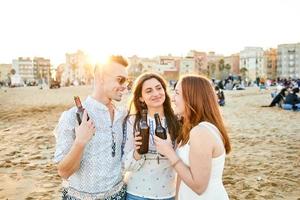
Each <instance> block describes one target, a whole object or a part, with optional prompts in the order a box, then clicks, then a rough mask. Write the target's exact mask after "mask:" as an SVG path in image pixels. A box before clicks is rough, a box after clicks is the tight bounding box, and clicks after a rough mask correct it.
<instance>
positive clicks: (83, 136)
mask: <svg viewBox="0 0 300 200" xmlns="http://www.w3.org/2000/svg"><path fill="white" fill-rule="evenodd" d="M95 132H96V127H95V125H94V123H93V121H92V120H91V119H88V115H87V112H86V110H84V112H83V117H82V122H81V124H80V126H78V127H76V128H75V134H76V139H75V142H77V143H79V144H82V145H86V144H87V143H88V142H89V141H90V139H91V138H92V137H93V135H94V134H95Z"/></svg>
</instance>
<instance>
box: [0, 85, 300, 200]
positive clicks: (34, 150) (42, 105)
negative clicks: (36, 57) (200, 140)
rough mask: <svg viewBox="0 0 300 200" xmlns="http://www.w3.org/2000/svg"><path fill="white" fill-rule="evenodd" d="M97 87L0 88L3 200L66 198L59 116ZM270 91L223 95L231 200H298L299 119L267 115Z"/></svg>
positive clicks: (276, 113)
mask: <svg viewBox="0 0 300 200" xmlns="http://www.w3.org/2000/svg"><path fill="white" fill-rule="evenodd" d="M90 92H91V86H80V87H68V88H60V89H54V90H40V89H38V88H37V87H27V88H10V89H6V91H5V90H4V88H2V89H0V141H1V146H0V180H1V181H0V199H8V200H14V199H16V200H20V199H21V200H22V199H26V200H29V199H42V200H46V199H49V200H50V199H60V195H61V194H60V189H61V179H60V177H59V176H58V175H57V171H56V166H55V164H54V163H53V162H52V158H53V153H54V148H55V138H54V135H53V132H52V131H53V129H54V128H55V126H56V124H57V121H58V119H59V116H60V114H61V113H62V112H63V111H64V110H66V109H68V108H70V107H71V106H73V96H74V95H78V96H80V97H81V99H85V98H86V96H87V95H88V94H89V93H90ZM270 93H271V90H264V91H259V89H257V88H247V90H245V91H225V95H226V106H225V107H222V108H221V110H222V113H223V116H224V119H225V121H226V124H227V126H228V128H229V130H230V131H229V132H230V138H231V141H232V147H233V150H232V153H231V154H229V155H228V156H227V158H226V164H225V165H226V167H225V171H224V176H223V181H224V185H225V188H226V190H227V191H228V193H229V196H230V199H254V200H256V199H288V200H300V189H299V188H300V112H291V111H284V110H281V109H280V108H277V107H274V108H261V107H260V106H261V105H268V104H269V103H270V101H271V97H270Z"/></svg>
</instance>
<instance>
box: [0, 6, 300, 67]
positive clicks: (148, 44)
mask: <svg viewBox="0 0 300 200" xmlns="http://www.w3.org/2000/svg"><path fill="white" fill-rule="evenodd" d="M299 10H300V1H299V0H72V1H71V0H70V1H69V0H26V1H24V0H6V1H0V63H11V62H12V59H15V58H17V57H19V56H24V57H27V56H29V57H33V56H42V57H46V58H50V59H51V63H52V64H53V65H58V64H60V63H63V62H65V53H67V52H68V53H72V52H76V51H77V50H78V49H81V50H83V51H85V52H86V53H88V54H89V55H90V56H91V58H92V59H94V60H101V59H102V58H104V57H105V56H107V55H109V54H122V55H125V56H132V55H138V56H142V57H154V56H157V55H167V54H169V53H170V54H172V55H177V56H184V55H186V54H187V52H188V51H189V50H191V49H195V50H198V51H206V52H208V51H215V52H216V53H218V54H223V55H225V56H226V55H230V54H232V53H237V52H239V51H241V50H242V49H243V48H244V47H245V46H259V47H263V48H264V49H266V48H271V47H273V48H274V47H275V48H276V47H277V45H278V44H283V43H298V42H300V26H299V23H300V12H299Z"/></svg>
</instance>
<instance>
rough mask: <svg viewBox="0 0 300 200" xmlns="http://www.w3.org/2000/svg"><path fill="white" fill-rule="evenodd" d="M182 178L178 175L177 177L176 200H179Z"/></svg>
mask: <svg viewBox="0 0 300 200" xmlns="http://www.w3.org/2000/svg"><path fill="white" fill-rule="evenodd" d="M180 182H181V178H180V177H179V176H178V175H177V176H176V194H175V200H177V199H178V191H179V186H180Z"/></svg>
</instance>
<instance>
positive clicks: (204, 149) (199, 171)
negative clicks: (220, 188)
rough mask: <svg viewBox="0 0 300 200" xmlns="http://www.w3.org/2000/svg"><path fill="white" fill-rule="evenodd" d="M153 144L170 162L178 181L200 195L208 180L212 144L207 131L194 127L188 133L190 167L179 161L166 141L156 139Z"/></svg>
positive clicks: (212, 140) (212, 141)
mask: <svg viewBox="0 0 300 200" xmlns="http://www.w3.org/2000/svg"><path fill="white" fill-rule="evenodd" d="M155 142H156V146H157V148H158V150H159V152H160V153H162V154H164V155H165V156H167V158H168V159H169V160H170V162H171V163H172V165H173V167H174V169H175V170H176V172H177V175H178V176H179V177H180V179H181V180H182V181H184V182H185V184H186V185H187V186H188V187H190V188H191V189H192V190H193V191H194V192H195V193H197V194H199V195H200V194H202V193H203V192H204V191H205V190H206V188H207V185H208V182H209V178H210V173H211V162H212V152H213V143H214V139H213V138H212V137H211V134H210V133H209V132H208V130H206V129H204V128H200V127H194V128H193V129H192V130H191V132H190V156H189V160H190V167H188V166H187V165H185V164H184V163H183V162H182V161H181V160H180V158H179V157H178V156H177V155H176V152H175V151H174V150H173V149H172V146H171V145H170V144H169V142H168V141H163V140H160V139H159V138H157V137H156V138H155Z"/></svg>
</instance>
